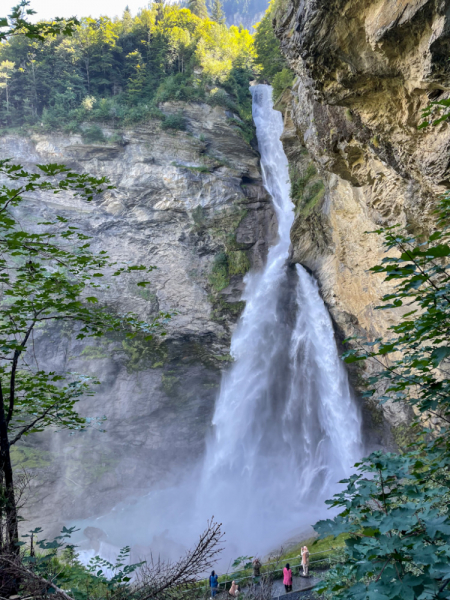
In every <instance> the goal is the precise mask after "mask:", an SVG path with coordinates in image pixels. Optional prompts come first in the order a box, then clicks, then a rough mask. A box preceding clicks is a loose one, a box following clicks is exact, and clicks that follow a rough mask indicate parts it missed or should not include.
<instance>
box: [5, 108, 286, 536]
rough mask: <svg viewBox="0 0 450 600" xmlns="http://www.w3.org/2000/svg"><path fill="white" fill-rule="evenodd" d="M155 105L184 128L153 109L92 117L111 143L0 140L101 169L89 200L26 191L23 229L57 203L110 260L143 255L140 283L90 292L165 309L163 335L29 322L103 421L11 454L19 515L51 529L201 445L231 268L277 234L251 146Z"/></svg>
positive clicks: (42, 349) (210, 119)
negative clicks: (22, 498) (121, 122)
mask: <svg viewBox="0 0 450 600" xmlns="http://www.w3.org/2000/svg"><path fill="white" fill-rule="evenodd" d="M162 108H163V110H164V112H165V113H166V114H172V113H173V114H179V113H180V112H182V113H183V116H184V119H185V122H186V131H177V130H170V129H169V130H167V129H166V130H165V129H162V128H161V125H160V123H161V122H160V121H158V120H154V121H148V122H145V123H142V124H140V125H137V126H135V127H132V128H129V129H126V130H124V131H123V132H122V133H121V136H120V139H118V136H117V134H115V132H113V131H110V130H108V128H103V133H104V135H105V137H106V138H107V139H109V143H102V144H88V145H86V144H83V143H82V141H81V137H80V136H79V135H62V134H36V133H34V134H32V135H30V137H29V138H28V139H26V138H23V137H18V136H16V135H8V136H6V137H4V138H3V139H2V147H1V158H6V157H8V158H11V159H12V160H13V161H14V162H20V163H21V164H23V165H24V166H25V167H28V168H30V169H33V168H34V165H35V164H39V163H46V162H59V163H64V164H67V165H70V166H71V167H73V168H75V169H76V170H77V171H80V172H87V173H91V174H93V175H97V176H107V177H108V178H109V179H110V180H111V182H112V183H113V184H114V186H115V189H113V190H110V191H109V192H107V193H106V194H104V195H103V196H102V197H100V198H96V199H94V201H93V202H92V203H91V204H86V203H83V202H81V201H79V200H77V199H74V198H73V197H70V196H64V195H63V194H61V195H57V196H54V197H52V198H48V197H46V196H35V197H30V198H29V199H28V201H27V203H26V205H25V208H24V210H23V213H22V214H21V219H22V221H21V222H22V223H23V225H24V226H27V227H30V228H33V227H37V226H38V225H37V223H38V222H39V221H40V220H49V219H50V218H52V217H53V216H54V215H56V214H59V215H62V216H65V217H68V218H69V219H70V222H71V224H72V225H74V226H76V227H78V228H79V229H80V230H81V231H82V232H83V233H85V234H87V235H89V236H91V237H92V247H93V249H95V250H106V251H107V252H108V254H109V255H110V257H111V258H112V259H113V260H117V261H119V262H121V261H123V260H125V261H126V262H128V263H132V264H144V265H147V266H150V265H153V266H155V267H156V269H155V270H154V271H152V273H151V274H150V275H149V276H148V278H150V280H151V285H150V286H148V287H147V288H138V287H136V286H135V285H132V284H131V283H130V281H128V280H126V279H124V280H123V281H122V282H120V283H116V282H115V281H113V280H111V281H109V282H108V283H109V288H106V286H105V287H104V289H103V291H102V292H101V293H100V297H99V298H100V301H101V302H103V303H104V304H106V305H107V306H108V308H109V309H110V310H113V311H116V312H128V311H133V312H136V313H138V314H139V315H140V317H141V318H143V319H147V320H151V319H152V318H153V317H154V316H155V315H157V314H158V312H159V311H163V312H170V313H173V317H172V318H171V319H170V321H168V322H167V324H166V330H167V335H166V336H165V337H164V338H161V339H155V340H153V341H151V342H144V341H143V340H139V339H138V338H135V339H133V340H128V339H125V338H122V337H120V338H119V337H117V336H106V337H105V338H103V339H102V340H100V341H98V340H88V341H84V342H80V341H77V340H76V339H75V336H74V335H73V332H72V331H71V330H70V329H67V331H66V330H65V331H64V332H63V333H64V335H61V331H59V330H56V329H52V328H50V327H49V328H48V329H46V330H45V331H41V334H40V337H39V340H38V341H37V345H36V348H37V351H36V355H37V360H38V361H42V364H45V366H46V368H47V369H50V368H52V369H54V370H55V371H66V370H69V371H72V372H78V373H84V374H87V375H89V374H95V375H96V376H97V377H98V378H99V379H100V381H101V385H100V386H99V388H98V390H97V393H96V395H95V396H94V397H93V398H92V399H89V400H87V401H86V402H82V403H81V405H80V412H81V413H82V414H84V415H87V416H90V417H98V416H102V415H105V416H106V417H107V421H106V423H105V429H106V431H105V432H104V433H100V432H98V431H95V430H94V429H93V430H92V431H90V432H88V433H86V434H83V435H72V436H68V435H65V434H64V433H57V434H54V433H49V434H48V435H47V434H42V436H38V437H36V438H35V439H34V440H33V439H30V440H29V441H26V442H25V443H24V444H23V445H22V446H20V447H19V448H18V449H17V451H16V453H15V461H16V465H17V466H18V467H20V466H22V467H24V468H26V469H28V470H29V471H30V472H31V473H34V474H35V476H36V477H35V478H33V479H32V481H31V490H32V493H31V495H30V500H29V503H28V504H27V510H26V515H25V516H27V517H28V518H30V519H31V520H32V521H33V522H34V523H35V524H39V525H41V526H46V525H47V524H49V523H52V525H53V526H54V527H55V529H54V531H58V525H60V524H62V523H63V522H68V521H70V520H72V519H79V518H86V517H89V516H95V515H98V514H102V513H104V512H105V511H107V510H110V509H111V508H112V507H113V506H114V505H116V504H117V503H118V502H120V501H121V500H124V499H129V498H130V497H133V496H139V495H143V494H145V493H147V492H148V491H149V490H150V489H152V488H155V487H163V486H165V485H169V484H170V483H172V482H173V481H174V479H175V478H177V477H179V476H180V473H182V472H183V470H184V469H186V468H187V467H188V466H190V465H192V464H193V463H194V462H195V461H196V459H198V457H199V456H200V455H201V454H202V452H203V446H204V443H205V437H206V432H207V429H208V427H209V426H210V423H211V418H212V412H213V409H214V400H215V396H216V394H217V389H218V386H219V383H220V377H221V370H222V368H223V367H224V366H225V367H226V365H227V363H228V362H229V360H230V356H229V344H230V337H231V332H232V330H233V328H234V325H235V323H236V321H237V319H238V316H239V314H240V312H241V311H242V302H241V301H240V293H241V290H242V288H243V283H242V280H243V276H244V274H245V272H246V271H247V270H248V269H249V268H250V267H251V266H254V267H259V266H261V264H263V263H264V261H265V258H266V254H267V250H268V246H269V244H270V242H271V240H273V238H274V236H275V235H276V220H275V216H274V212H273V209H272V205H271V202H270V198H269V197H268V194H267V193H266V191H265V189H264V188H263V186H262V181H261V174H260V170H259V157H258V154H257V152H255V150H254V149H252V147H251V145H250V144H249V143H248V142H247V141H245V139H243V137H242V135H241V133H240V131H239V128H238V127H236V126H235V124H234V122H233V119H232V115H231V114H230V113H228V111H226V110H224V109H223V108H221V107H215V108H212V107H210V106H208V105H204V104H192V105H190V104H182V103H167V104H165V105H164V106H163V107H162ZM114 134H115V135H114ZM113 136H114V137H113ZM49 495H50V496H51V497H52V501H51V502H43V501H42V500H43V499H44V498H45V497H46V496H49Z"/></svg>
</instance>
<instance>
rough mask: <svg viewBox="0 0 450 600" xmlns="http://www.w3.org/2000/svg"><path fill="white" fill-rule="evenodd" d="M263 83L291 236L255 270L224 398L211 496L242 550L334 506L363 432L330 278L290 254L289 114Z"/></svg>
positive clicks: (210, 473)
mask: <svg viewBox="0 0 450 600" xmlns="http://www.w3.org/2000/svg"><path fill="white" fill-rule="evenodd" d="M252 95H253V118H254V121H255V124H256V130H257V137H258V146H259V151H260V153H261V166H262V171H263V180H264V185H265V187H266V188H267V190H268V191H269V193H270V194H271V196H272V199H273V203H274V207H275V210H276V214H277V218H278V223H279V231H278V233H279V238H278V242H277V243H276V245H274V246H273V247H272V248H271V249H270V251H269V255H268V259H267V265H266V267H265V268H264V270H263V271H262V272H261V273H251V274H249V275H247V277H246V288H245V293H244V295H243V299H244V300H245V302H246V307H245V310H244V313H243V315H242V317H241V319H240V322H239V325H238V327H237V329H236V331H235V333H234V335H233V338H232V343H231V354H232V356H233V357H234V359H235V363H234V364H233V366H232V367H231V369H230V371H229V372H228V373H226V374H225V375H224V377H223V380H222V386H221V391H220V395H219V398H218V400H217V403H216V409H215V414H214V419H213V425H214V435H213V436H212V438H211V439H210V440H209V442H208V445H207V452H206V458H205V466H204V471H203V480H202V485H201V498H202V501H201V502H200V506H201V512H205V511H207V510H208V509H209V512H210V513H211V512H213V513H214V515H215V516H216V518H218V519H219V520H220V521H222V522H223V523H224V528H225V530H226V531H227V539H229V540H230V537H231V539H232V540H235V541H236V542H237V544H238V546H239V547H240V550H242V551H244V550H248V551H252V550H253V551H254V550H255V547H258V546H259V548H261V546H263V547H267V545H268V544H270V543H275V542H276V541H277V540H278V541H282V540H283V536H284V537H286V536H289V533H294V531H295V528H298V527H302V526H303V527H304V526H305V525H310V524H313V523H314V519H315V518H316V517H317V516H319V515H323V513H324V507H323V505H322V506H321V507H320V509H319V505H320V504H321V501H323V500H324V499H325V497H329V496H330V494H332V493H333V491H334V487H335V483H336V482H337V481H338V480H339V479H340V478H341V477H342V476H345V475H348V474H349V471H350V469H351V466H352V465H353V463H354V462H355V461H356V460H357V458H358V457H359V456H360V437H361V436H360V431H361V424H360V417H359V412H358V409H357V406H356V404H355V402H354V399H353V398H352V394H351V391H350V387H349V384H348V378H347V374H346V371H345V369H344V366H343V364H342V361H341V360H340V359H339V356H338V352H337V348H336V342H335V339H334V332H333V326H332V322H331V319H330V316H329V314H328V312H327V309H326V307H325V305H324V303H323V300H322V299H321V297H320V294H319V290H318V286H317V284H316V282H315V280H314V279H313V278H312V277H311V276H310V275H309V274H308V273H307V272H306V271H305V270H304V269H303V268H302V267H301V266H299V265H297V266H296V269H295V270H294V269H292V268H290V267H289V266H288V264H287V259H288V252H289V244H290V237H289V233H290V229H291V226H292V223H293V220H294V213H293V204H292V202H291V200H290V194H289V192H290V184H289V172H288V162H287V158H286V155H285V153H284V150H283V146H282V143H281V141H280V136H281V134H282V132H283V121H282V116H281V114H280V113H279V112H277V111H275V110H273V108H272V100H271V96H272V90H271V88H270V87H269V86H266V85H258V86H255V87H253V88H252ZM295 315H296V316H295ZM230 541H231V540H230ZM242 544H244V545H245V548H243V547H242Z"/></svg>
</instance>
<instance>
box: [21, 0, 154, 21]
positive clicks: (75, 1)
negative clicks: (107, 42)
mask: <svg viewBox="0 0 450 600" xmlns="http://www.w3.org/2000/svg"><path fill="white" fill-rule="evenodd" d="M9 4H10V5H11V6H13V5H15V4H17V2H15V1H14V2H13V1H12V0H11V1H10V3H9ZM127 5H128V6H129V8H130V10H131V14H132V15H135V14H136V13H137V11H138V9H139V8H145V7H146V6H147V5H148V0H69V1H67V0H62V1H61V0H31V2H30V6H29V8H32V9H33V10H35V11H36V13H37V14H36V15H34V17H33V19H32V20H33V21H38V20H40V19H51V18H53V17H73V16H76V17H78V18H80V17H89V16H92V17H99V16H100V15H106V16H108V17H111V18H112V17H115V16H119V17H120V16H122V13H123V11H124V8H125V6H127Z"/></svg>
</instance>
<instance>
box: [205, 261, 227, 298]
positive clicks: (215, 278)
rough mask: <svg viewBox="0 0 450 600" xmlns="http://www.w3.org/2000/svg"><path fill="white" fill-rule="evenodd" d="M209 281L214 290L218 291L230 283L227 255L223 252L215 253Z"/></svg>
mask: <svg viewBox="0 0 450 600" xmlns="http://www.w3.org/2000/svg"><path fill="white" fill-rule="evenodd" d="M209 282H210V284H211V285H212V287H213V288H214V289H215V290H216V292H220V291H221V290H223V289H224V288H226V287H227V285H228V284H229V283H230V278H229V276H228V257H227V255H226V254H225V252H219V254H216V256H215V258H214V262H213V266H212V269H211V273H210V275H209Z"/></svg>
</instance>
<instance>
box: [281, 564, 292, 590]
mask: <svg viewBox="0 0 450 600" xmlns="http://www.w3.org/2000/svg"><path fill="white" fill-rule="evenodd" d="M283 583H284V589H285V590H286V594H287V593H288V592H292V570H291V567H290V566H289V563H287V564H286V566H285V567H284V569H283Z"/></svg>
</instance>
